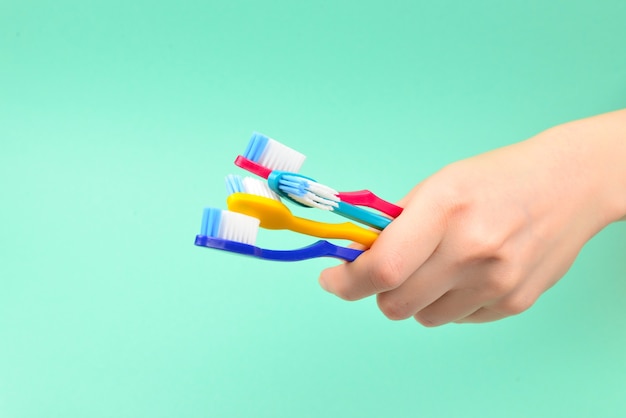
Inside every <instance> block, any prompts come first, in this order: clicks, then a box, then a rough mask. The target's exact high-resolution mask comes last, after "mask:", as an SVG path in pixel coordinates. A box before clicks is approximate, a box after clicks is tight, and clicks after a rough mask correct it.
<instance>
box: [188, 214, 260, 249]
mask: <svg viewBox="0 0 626 418" xmlns="http://www.w3.org/2000/svg"><path fill="white" fill-rule="evenodd" d="M259 223H260V221H259V220H258V219H256V218H253V217H252V216H248V215H244V214H241V213H237V212H231V211H228V210H222V209H217V208H205V209H204V212H203V214H202V226H201V228H200V235H204V236H208V237H212V238H220V239H223V240H228V241H236V242H241V243H244V244H249V245H254V243H255V242H256V237H257V233H258V231H259Z"/></svg>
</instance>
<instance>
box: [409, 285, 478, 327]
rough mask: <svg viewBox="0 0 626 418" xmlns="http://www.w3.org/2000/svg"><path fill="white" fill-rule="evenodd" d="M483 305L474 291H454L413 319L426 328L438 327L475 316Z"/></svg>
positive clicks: (418, 313)
mask: <svg viewBox="0 0 626 418" xmlns="http://www.w3.org/2000/svg"><path fill="white" fill-rule="evenodd" d="M483 303H484V301H483V300H482V298H481V297H480V295H477V294H476V292H475V291H474V290H473V289H459V290H452V291H450V292H448V293H446V294H445V295H443V296H442V297H441V298H439V299H438V300H436V301H435V302H434V303H432V304H431V305H429V306H427V307H426V308H424V309H422V310H421V311H419V312H417V313H416V314H415V315H414V316H413V317H414V318H415V319H416V320H417V321H418V322H419V323H420V324H422V325H424V326H427V327H436V326H439V325H443V324H447V323H449V322H454V321H457V320H459V319H462V318H465V317H467V316H469V315H471V314H473V313H474V312H476V311H478V310H479V309H480V308H481V307H482V305H483Z"/></svg>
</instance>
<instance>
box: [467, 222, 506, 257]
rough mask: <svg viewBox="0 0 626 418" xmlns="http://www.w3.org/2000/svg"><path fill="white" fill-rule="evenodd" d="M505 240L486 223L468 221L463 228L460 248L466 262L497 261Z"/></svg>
mask: <svg viewBox="0 0 626 418" xmlns="http://www.w3.org/2000/svg"><path fill="white" fill-rule="evenodd" d="M504 242H505V240H504V239H502V238H501V237H500V236H499V234H498V231H494V230H493V227H492V225H491V224H489V223H488V222H486V221H474V220H470V221H469V222H468V225H467V226H466V227H465V231H464V235H463V238H462V244H461V245H462V246H463V248H462V249H463V250H464V252H465V254H467V256H466V257H467V259H468V261H473V260H485V259H488V260H489V259H494V260H495V259H499V258H501V257H502V252H503V247H504Z"/></svg>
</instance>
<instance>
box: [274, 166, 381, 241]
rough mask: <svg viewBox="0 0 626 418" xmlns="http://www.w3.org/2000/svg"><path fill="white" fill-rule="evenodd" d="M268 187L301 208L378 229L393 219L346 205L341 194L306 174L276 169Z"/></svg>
mask: <svg viewBox="0 0 626 418" xmlns="http://www.w3.org/2000/svg"><path fill="white" fill-rule="evenodd" d="M267 184H268V185H269V186H270V189H272V190H273V191H274V192H276V194H278V195H279V196H280V197H284V198H285V199H288V200H290V201H292V202H294V203H296V204H298V205H300V206H305V207H313V208H318V209H322V210H329V211H331V212H334V213H337V214H339V215H342V216H344V217H346V218H348V219H352V220H353V221H357V222H361V223H363V224H366V225H368V226H371V227H373V228H377V229H384V228H385V227H386V226H387V225H389V224H390V223H391V219H389V218H386V217H384V216H382V215H378V214H376V213H373V212H370V211H369V210H365V209H363V208H360V207H358V206H354V205H351V204H349V203H346V202H342V201H341V200H340V199H339V198H337V196H336V195H337V191H336V190H334V189H331V188H330V187H328V186H324V185H323V184H320V183H317V182H316V181H315V180H313V179H311V178H309V177H306V176H303V175H302V174H297V173H290V172H288V171H277V170H274V171H272V172H271V173H270V175H269V177H268V178H267Z"/></svg>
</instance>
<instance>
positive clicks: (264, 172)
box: [235, 155, 272, 179]
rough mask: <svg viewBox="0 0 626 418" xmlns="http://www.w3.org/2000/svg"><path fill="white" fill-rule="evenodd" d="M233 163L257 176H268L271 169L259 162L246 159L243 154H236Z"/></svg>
mask: <svg viewBox="0 0 626 418" xmlns="http://www.w3.org/2000/svg"><path fill="white" fill-rule="evenodd" d="M235 165H236V166H238V167H241V168H243V169H244V170H248V171H249V172H251V173H252V174H256V175H257V176H259V177H263V178H264V179H266V178H268V177H269V176H270V173H271V172H272V170H270V169H269V168H267V167H264V166H262V165H260V164H257V163H255V162H254V161H252V160H249V159H247V158H246V157H244V156H243V155H238V156H237V158H236V159H235Z"/></svg>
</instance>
